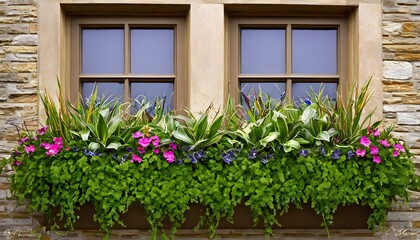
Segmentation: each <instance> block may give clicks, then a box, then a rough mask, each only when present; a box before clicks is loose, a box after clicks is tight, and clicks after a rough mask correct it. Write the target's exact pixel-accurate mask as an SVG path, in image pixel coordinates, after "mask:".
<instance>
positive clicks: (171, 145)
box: [169, 143, 178, 150]
mask: <svg viewBox="0 0 420 240" xmlns="http://www.w3.org/2000/svg"><path fill="white" fill-rule="evenodd" d="M169 147H170V148H171V149H172V150H176V148H177V147H178V145H176V143H169Z"/></svg>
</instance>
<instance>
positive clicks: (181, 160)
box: [175, 158, 184, 165]
mask: <svg viewBox="0 0 420 240" xmlns="http://www.w3.org/2000/svg"><path fill="white" fill-rule="evenodd" d="M183 162H184V159H183V158H178V159H177V160H176V161H175V163H176V164H178V165H179V164H182V163H183Z"/></svg>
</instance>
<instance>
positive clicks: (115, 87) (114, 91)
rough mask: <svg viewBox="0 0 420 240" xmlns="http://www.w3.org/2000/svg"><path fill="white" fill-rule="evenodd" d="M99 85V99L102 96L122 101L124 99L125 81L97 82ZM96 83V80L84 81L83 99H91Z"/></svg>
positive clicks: (110, 99)
mask: <svg viewBox="0 0 420 240" xmlns="http://www.w3.org/2000/svg"><path fill="white" fill-rule="evenodd" d="M96 85H97V86H98V93H97V100H100V99H102V98H105V99H108V98H109V99H108V102H109V101H113V100H116V99H118V101H119V102H120V103H121V102H123V101H124V99H123V97H124V83H119V82H96ZM94 86H95V83H94V82H84V83H82V97H83V101H85V102H87V100H89V99H90V97H91V94H92V92H93V89H94Z"/></svg>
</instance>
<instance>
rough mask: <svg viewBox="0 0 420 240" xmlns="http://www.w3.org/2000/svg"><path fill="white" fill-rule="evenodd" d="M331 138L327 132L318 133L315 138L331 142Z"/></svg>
mask: <svg viewBox="0 0 420 240" xmlns="http://www.w3.org/2000/svg"><path fill="white" fill-rule="evenodd" d="M330 137H331V136H330V134H329V133H328V132H327V131H322V132H320V133H318V135H317V136H316V137H315V139H317V140H321V141H327V142H329V141H330Z"/></svg>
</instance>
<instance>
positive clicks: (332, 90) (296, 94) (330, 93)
mask: <svg viewBox="0 0 420 240" xmlns="http://www.w3.org/2000/svg"><path fill="white" fill-rule="evenodd" d="M292 89H293V90H292V95H293V101H294V102H296V101H297V102H300V100H306V99H309V98H310V96H309V93H310V92H311V89H312V90H313V92H314V93H316V94H318V93H319V92H320V90H322V89H323V92H322V96H324V97H328V98H330V99H331V100H332V101H333V102H335V101H337V83H294V84H293V86H292Z"/></svg>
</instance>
